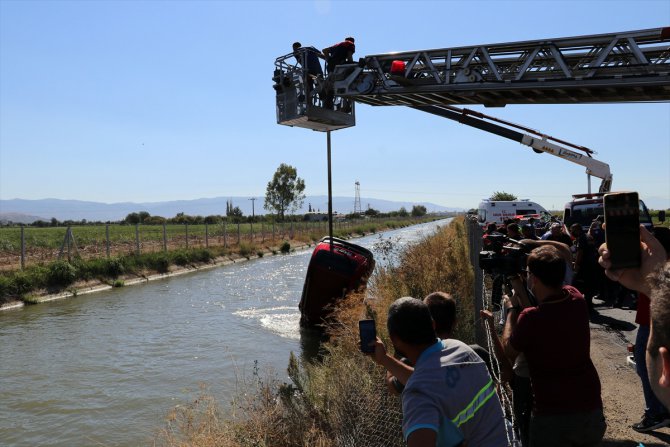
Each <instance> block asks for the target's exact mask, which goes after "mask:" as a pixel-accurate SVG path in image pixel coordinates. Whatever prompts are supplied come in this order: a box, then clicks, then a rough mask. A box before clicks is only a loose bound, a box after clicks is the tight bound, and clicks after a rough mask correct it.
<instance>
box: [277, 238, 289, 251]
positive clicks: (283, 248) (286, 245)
mask: <svg viewBox="0 0 670 447" xmlns="http://www.w3.org/2000/svg"><path fill="white" fill-rule="evenodd" d="M279 251H281V252H282V253H288V252H290V251H291V244H289V242H288V241H284V242H282V244H281V245H280V246H279Z"/></svg>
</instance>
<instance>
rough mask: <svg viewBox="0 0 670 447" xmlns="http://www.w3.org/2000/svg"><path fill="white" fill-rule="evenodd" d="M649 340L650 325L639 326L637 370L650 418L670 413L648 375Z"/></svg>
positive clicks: (647, 413) (636, 342) (636, 354)
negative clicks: (653, 388) (652, 387)
mask: <svg viewBox="0 0 670 447" xmlns="http://www.w3.org/2000/svg"><path fill="white" fill-rule="evenodd" d="M648 340H649V326H645V325H640V326H639V327H638V328H637V337H636V338H635V352H633V356H634V357H635V370H636V371H637V375H638V376H640V380H641V381H642V393H643V394H644V406H645V409H644V414H645V416H647V417H649V418H652V419H654V418H657V417H659V416H662V415H665V414H667V413H668V410H666V408H665V407H664V406H663V404H662V403H661V402H660V401H659V400H658V398H657V397H656V396H655V395H654V392H653V391H652V389H651V385H650V384H649V376H648V375H647V362H646V360H645V356H646V352H647V341H648Z"/></svg>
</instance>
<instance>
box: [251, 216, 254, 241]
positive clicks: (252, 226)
mask: <svg viewBox="0 0 670 447" xmlns="http://www.w3.org/2000/svg"><path fill="white" fill-rule="evenodd" d="M253 242H254V221H253V219H252V220H251V243H252V244H253Z"/></svg>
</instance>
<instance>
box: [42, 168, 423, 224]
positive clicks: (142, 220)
mask: <svg viewBox="0 0 670 447" xmlns="http://www.w3.org/2000/svg"><path fill="white" fill-rule="evenodd" d="M304 199H305V181H304V180H303V179H301V178H300V177H298V171H297V169H296V168H295V167H293V166H291V165H288V164H285V163H282V164H280V165H279V167H278V168H277V171H276V172H275V173H274V175H273V176H272V180H270V181H269V182H268V184H267V188H266V190H265V202H264V205H263V207H264V208H265V209H266V210H268V211H270V213H273V214H276V217H277V220H278V221H279V222H283V221H285V220H287V214H289V215H290V220H302V216H295V215H294V214H293V213H295V211H296V210H298V209H299V208H300V207H302V204H303V202H304ZM310 209H311V205H310ZM426 212H427V210H426V207H425V206H423V205H414V206H413V207H412V210H411V212H408V211H407V210H406V209H405V208H404V207H402V208H400V210H398V211H394V212H390V213H381V212H379V211H378V210H375V209H374V208H370V207H368V209H367V210H365V212H364V213H363V214H364V215H365V216H369V217H376V216H379V217H386V216H388V217H396V216H398V217H405V216H409V215H410V214H411V215H412V216H413V217H421V216H423V215H425V214H426ZM347 217H350V218H352V217H358V216H354V215H348V216H347ZM273 218H274V217H273V216H244V213H243V212H242V210H241V209H240V207H238V206H234V205H233V202H232V200H229V201H227V202H226V214H225V215H210V216H189V215H187V214H184V213H178V214H177V215H176V216H174V217H171V218H165V217H161V216H152V215H151V214H149V212H147V211H138V212H133V213H130V214H128V215H127V216H126V217H125V218H124V219H123V221H121V223H125V224H129V225H136V224H145V225H161V224H163V223H167V224H196V225H197V224H216V223H222V222H232V223H238V222H258V221H261V220H263V219H273ZM102 223H112V222H89V221H87V220H86V219H82V220H81V221H75V220H66V221H64V222H60V221H58V220H57V219H56V218H55V217H54V218H52V219H51V220H50V221H41V220H38V221H36V222H34V223H33V224H32V225H33V226H36V227H50V226H51V227H55V226H63V225H87V224H102Z"/></svg>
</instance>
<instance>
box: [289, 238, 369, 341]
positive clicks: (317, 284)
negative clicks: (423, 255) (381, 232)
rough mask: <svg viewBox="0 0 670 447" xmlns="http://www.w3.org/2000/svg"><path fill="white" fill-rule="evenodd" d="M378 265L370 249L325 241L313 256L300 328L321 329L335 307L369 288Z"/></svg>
mask: <svg viewBox="0 0 670 447" xmlns="http://www.w3.org/2000/svg"><path fill="white" fill-rule="evenodd" d="M374 266H375V261H374V257H373V255H372V252H371V251H370V250H368V249H367V248H363V247H361V246H359V245H356V244H352V243H350V242H347V241H344V240H342V239H338V238H332V242H331V238H330V237H324V238H323V239H321V240H320V241H319V243H318V244H317V245H316V248H315V249H314V252H313V253H312V258H311V260H310V262H309V267H307V275H306V277H305V284H304V286H303V289H302V297H301V299H300V306H299V308H300V325H301V326H303V327H309V328H319V327H320V326H321V325H322V324H323V323H324V322H325V321H327V319H328V317H329V315H330V313H331V311H332V309H333V305H334V304H335V303H336V302H337V301H338V300H339V299H341V298H342V297H344V295H346V294H347V293H348V292H351V291H353V290H356V289H358V288H359V287H361V286H364V285H366V284H367V280H368V278H369V277H370V275H371V274H372V270H373V269H374Z"/></svg>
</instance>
